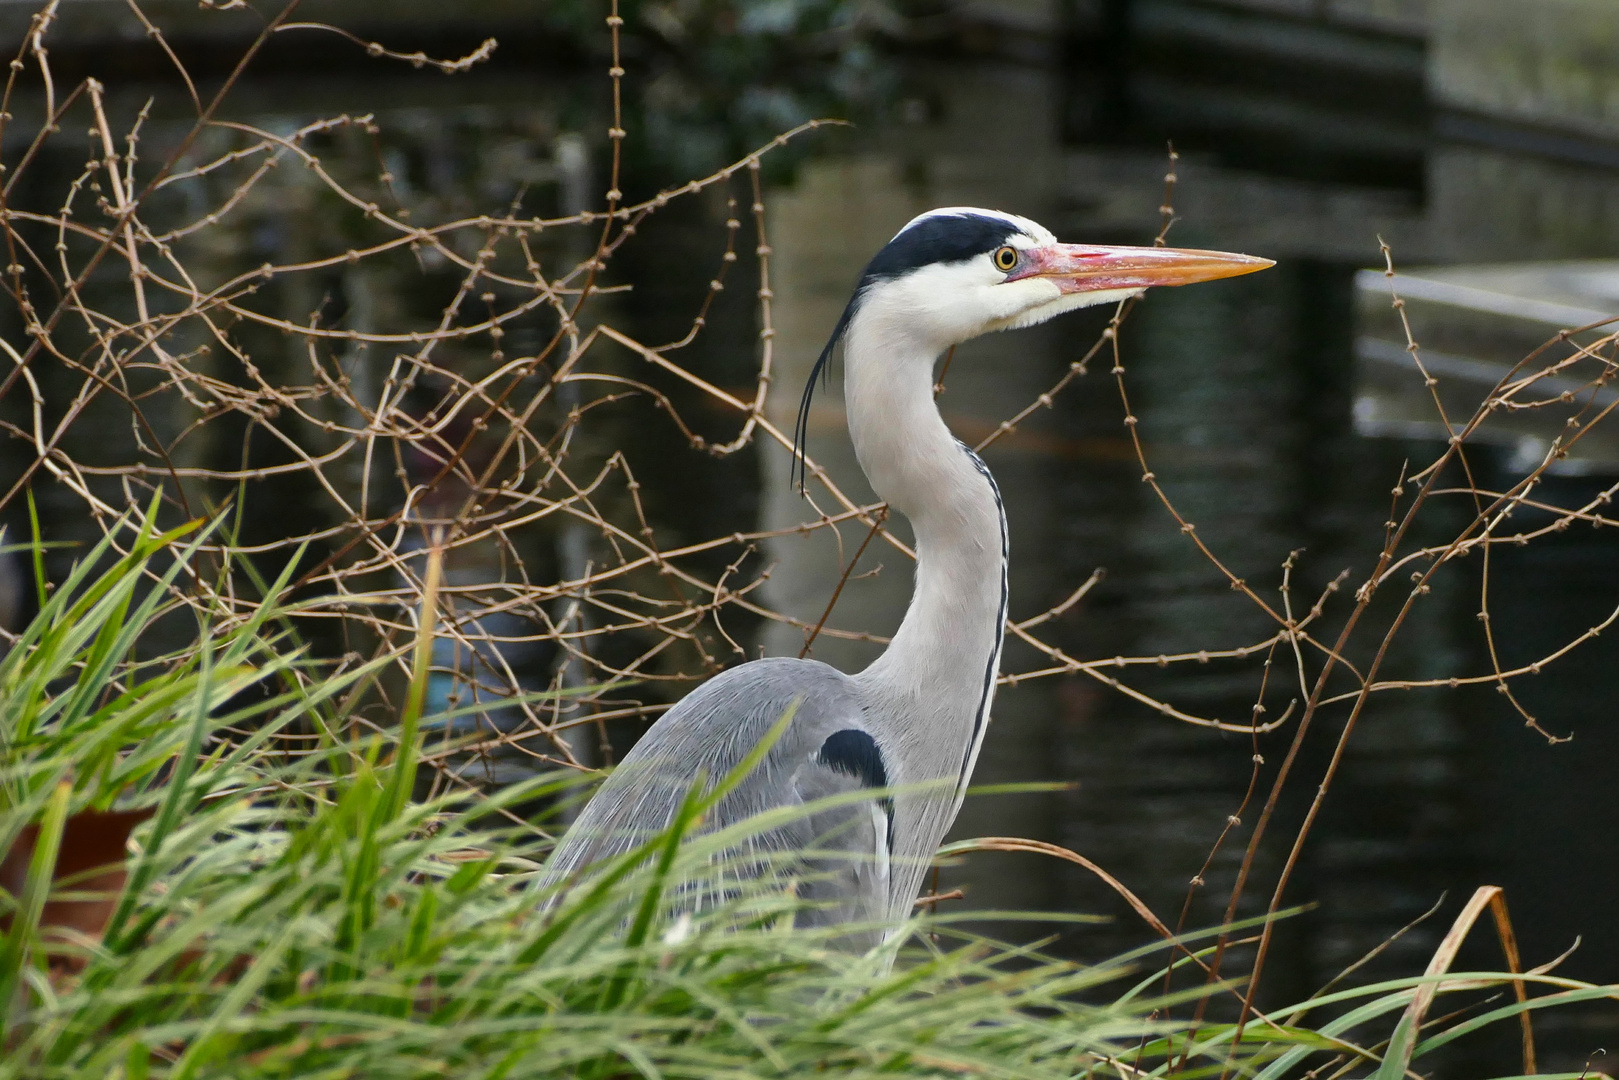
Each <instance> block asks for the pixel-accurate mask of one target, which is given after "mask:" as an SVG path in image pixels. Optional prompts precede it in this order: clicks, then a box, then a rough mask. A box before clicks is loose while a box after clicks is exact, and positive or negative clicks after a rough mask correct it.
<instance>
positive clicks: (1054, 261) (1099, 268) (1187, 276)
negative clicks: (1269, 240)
mask: <svg viewBox="0 0 1619 1080" xmlns="http://www.w3.org/2000/svg"><path fill="white" fill-rule="evenodd" d="M1275 265H1276V262H1275V260H1273V259H1260V258H1256V257H1254V256H1252V255H1236V254H1233V253H1231V252H1229V251H1196V250H1192V249H1188V248H1167V247H1104V246H1100V245H1093V244H1051V245H1048V246H1046V247H1037V248H1030V249H1028V250H1027V251H1025V252H1023V254H1022V259H1021V262H1020V263H1019V265H1018V267H1017V268H1016V269H1015V270H1013V271H1012V272H1011V273H1010V274H1008V275H1007V276H1006V280H1007V281H1021V280H1023V279H1025V278H1046V279H1047V280H1050V281H1052V282H1054V283H1055V284H1056V285H1057V287H1058V288H1059V289H1061V290H1062V291H1063V292H1064V293H1078V292H1101V291H1103V290H1109V289H1146V288H1152V287H1154V286H1158V285H1190V284H1191V283H1192V282H1194V281H1214V280H1216V279H1218V278H1228V277H1237V276H1238V275H1240V274H1251V273H1253V272H1254V271H1255V270H1263V269H1265V268H1266V267H1267V266H1275Z"/></svg>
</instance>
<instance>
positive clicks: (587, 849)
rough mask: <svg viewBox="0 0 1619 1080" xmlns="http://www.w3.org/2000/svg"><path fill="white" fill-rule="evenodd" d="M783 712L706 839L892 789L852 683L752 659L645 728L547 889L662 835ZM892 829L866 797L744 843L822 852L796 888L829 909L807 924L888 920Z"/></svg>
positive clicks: (804, 666)
mask: <svg viewBox="0 0 1619 1080" xmlns="http://www.w3.org/2000/svg"><path fill="white" fill-rule="evenodd" d="M795 707H796V708H795ZM789 708H795V712H794V715H793V721H792V723H791V724H790V725H789V726H788V729H787V731H786V732H784V733H783V735H782V736H781V737H780V738H779V739H778V740H777V742H776V743H775V745H774V746H772V747H771V749H770V750H769V752H768V753H767V754H766V755H765V758H764V760H763V761H762V762H761V763H760V765H759V767H758V768H756V769H755V770H754V771H753V772H752V773H751V774H750V775H748V776H747V777H745V778H744V779H743V780H742V781H741V783H739V784H738V785H737V787H736V788H735V789H734V790H732V791H731V792H730V793H729V794H728V795H727V796H726V797H725V798H724V799H722V800H721V801H720V803H719V805H717V806H716V807H715V808H714V811H713V812H712V813H711V814H710V815H709V817H708V818H707V820H706V821H705V822H704V827H705V828H707V829H717V828H724V827H726V826H728V825H732V824H735V823H737V822H740V821H743V820H746V819H747V818H750V817H752V816H754V815H755V814H758V813H760V812H762V811H765V810H771V809H775V808H778V807H790V806H798V805H802V804H804V803H808V802H813V801H815V800H817V799H820V798H824V797H827V796H834V795H842V794H846V793H849V792H852V791H856V790H858V789H860V788H862V787H883V786H886V785H887V784H888V783H889V782H890V776H891V774H892V770H891V769H890V768H888V767H887V765H886V763H885V761H884V757H883V751H882V748H881V746H880V745H879V743H878V741H877V739H876V738H875V737H874V736H873V734H872V733H871V732H870V730H869V729H868V727H867V725H866V723H865V717H864V714H863V710H862V708H861V703H860V697H859V694H858V693H857V691H856V690H855V687H854V684H853V683H852V681H851V680H850V679H849V677H848V676H846V675H844V674H843V673H842V672H840V671H838V670H836V669H835V668H832V667H829V666H827V665H826V664H822V663H819V662H817V661H813V660H791V659H770V660H755V661H753V662H751V663H747V664H742V665H739V666H738V667H735V668H732V669H730V670H729V671H726V672H724V673H722V674H720V675H717V676H715V677H714V678H713V679H710V680H709V681H708V682H706V683H704V684H703V685H702V686H700V687H698V688H697V689H696V690H694V691H693V692H692V693H690V694H688V695H687V696H686V697H685V698H684V699H682V700H681V701H680V703H679V704H677V705H676V706H675V707H674V708H673V709H671V710H669V712H668V713H666V714H664V716H663V717H662V718H661V719H659V720H658V722H657V723H655V724H653V725H652V727H651V728H650V729H649V730H648V731H647V733H646V734H645V735H644V736H642V738H641V740H640V742H638V743H637V744H636V745H635V748H634V749H633V750H631V751H630V753H628V754H626V755H625V757H624V760H623V762H622V763H621V764H620V765H619V766H618V767H617V768H616V769H614V770H613V773H612V775H611V776H610V777H608V779H607V781H606V782H605V783H603V785H602V787H601V789H600V790H599V791H598V792H597V793H596V795H595V797H594V798H592V799H591V800H590V802H589V804H588V805H587V806H586V807H585V809H584V811H583V812H582V813H581V814H580V816H579V818H578V820H577V821H575V822H574V824H573V826H572V827H571V828H570V829H569V830H568V832H567V834H566V835H565V836H564V837H563V839H562V842H561V843H560V844H559V845H558V847H557V850H556V851H555V853H554V854H553V855H552V857H551V859H550V861H549V862H548V864H547V866H546V875H545V877H546V879H547V880H549V881H555V880H558V879H559V878H562V877H565V876H568V875H571V874H574V873H576V872H577V871H578V870H580V869H582V868H583V867H585V866H588V865H589V864H591V863H594V862H597V861H599V860H601V859H604V858H609V857H611V856H613V855H617V854H621V853H623V852H625V851H628V850H630V849H631V848H632V847H635V846H637V845H639V844H642V843H645V842H646V841H647V840H648V839H650V838H651V837H653V836H655V835H656V834H657V833H658V832H660V831H661V830H663V829H665V828H667V827H668V825H669V823H670V822H671V821H672V820H673V818H674V813H675V810H676V809H677V808H678V807H679V805H680V803H681V800H682V799H684V798H685V796H686V794H687V792H688V791H689V790H690V788H691V785H692V783H693V782H694V781H695V780H696V779H697V778H698V777H699V776H701V777H705V778H706V780H707V782H709V783H713V782H715V781H717V780H719V779H721V778H723V777H724V776H725V775H727V774H728V773H729V772H730V771H731V770H732V769H734V768H735V767H736V766H737V765H738V764H739V763H740V762H741V761H742V760H743V759H744V758H745V757H746V756H747V755H748V753H749V752H750V751H752V750H753V749H754V748H755V747H756V746H757V745H758V743H759V741H760V740H761V739H763V738H764V737H765V736H766V735H767V734H768V733H769V732H770V730H771V728H772V727H773V726H774V725H775V724H776V722H777V721H779V720H780V719H781V717H782V716H783V714H785V713H786V711H787V710H788V709H789ZM892 822H893V804H892V802H891V801H890V800H886V799H882V798H873V799H871V800H861V801H858V802H854V803H844V804H841V805H838V806H833V807H827V808H823V809H820V810H817V811H814V812H812V813H809V814H807V815H805V816H804V817H802V818H796V819H794V820H792V821H791V822H789V823H787V824H786V825H783V826H780V827H778V828H775V829H772V830H771V831H770V832H768V833H765V834H761V835H758V836H756V837H753V838H752V840H751V843H752V845H753V846H756V847H758V848H761V849H765V850H772V851H777V852H796V851H805V850H812V849H813V850H816V851H817V852H818V856H817V857H816V858H814V859H813V860H812V861H811V865H810V866H808V867H805V868H804V870H805V871H806V872H805V873H804V875H803V878H802V884H801V886H800V887H801V891H802V892H805V893H807V894H808V895H810V896H811V897H813V898H814V899H815V900H816V902H817V904H824V905H825V906H824V907H822V908H820V909H819V910H821V911H824V912H825V914H824V916H821V915H813V916H811V917H812V919H813V920H814V921H817V922H822V921H825V922H842V921H849V920H862V921H863V920H866V919H883V918H885V917H886V915H887V910H888V905H889V897H888V852H889V845H890V843H891V839H892Z"/></svg>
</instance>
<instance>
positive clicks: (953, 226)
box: [795, 206, 1275, 488]
mask: <svg viewBox="0 0 1619 1080" xmlns="http://www.w3.org/2000/svg"><path fill="white" fill-rule="evenodd" d="M1274 265H1275V263H1274V262H1272V261H1271V260H1270V259H1259V258H1255V257H1254V256H1251V255H1235V254H1231V253H1229V252H1224V251H1195V250H1189V249H1185V248H1168V247H1113V246H1106V245H1098V244H1061V243H1058V242H1057V238H1056V237H1055V236H1053V235H1052V234H1051V231H1050V230H1049V229H1047V228H1045V227H1044V226H1042V225H1040V224H1039V223H1037V222H1034V221H1030V220H1029V219H1028V218H1025V217H1019V216H1017V215H1016V214H1007V213H1003V212H1001V211H999V210H980V209H977V208H976V207H971V206H947V207H944V208H942V209H939V210H930V211H928V212H927V213H925V214H922V215H920V216H918V217H915V218H912V219H911V221H910V223H909V224H907V225H906V226H905V227H904V228H903V229H901V230H900V231H899V232H898V233H896V234H895V235H894V238H893V239H892V240H890V241H889V242H888V243H887V244H886V245H884V246H883V248H882V250H881V251H879V252H877V254H876V255H875V256H873V257H872V260H871V262H869V263H868V264H866V269H865V272H864V273H863V274H862V275H861V277H860V284H859V286H858V287H857V288H856V289H855V293H854V297H853V298H852V299H851V300H850V301H849V305H848V307H846V308H845V309H844V311H843V317H842V318H840V319H839V320H838V324H837V326H836V327H834V328H833V330H832V336H831V338H830V339H829V340H828V341H827V343H826V348H824V349H823V350H821V355H820V358H819V359H817V360H816V362H815V367H814V369H813V370H812V371H811V373H810V379H809V385H807V386H806V387H805V388H804V397H803V400H802V401H801V402H800V404H799V411H798V425H797V429H796V431H795V443H796V444H797V445H798V446H799V447H802V445H803V440H804V436H805V432H806V430H807V424H808V417H809V405H810V398H811V395H812V394H813V393H814V390H815V382H816V378H817V376H821V375H824V374H825V373H826V371H827V370H828V368H827V365H828V364H829V363H830V361H831V358H832V350H833V349H834V348H836V346H837V344H838V341H839V340H840V339H842V338H843V336H844V335H845V333H848V332H850V331H851V330H852V329H855V328H858V332H859V333H860V334H861V335H862V336H863V337H867V335H870V336H869V337H867V340H870V341H878V342H880V341H882V340H884V339H886V340H887V341H889V342H893V343H896V344H897V343H899V342H907V343H910V344H912V345H920V346H922V348H921V349H920V350H916V349H907V350H904V351H905V352H906V353H907V354H908V355H911V356H916V355H922V356H925V357H926V358H928V359H929V360H931V359H932V358H934V357H937V356H938V355H939V354H940V353H942V352H943V351H944V350H945V349H947V348H949V347H950V346H952V345H959V344H960V343H961V342H963V341H968V340H970V339H972V338H975V337H978V336H979V335H981V334H988V333H991V332H993V331H995V330H1010V329H1013V328H1015V327H1020V326H1033V325H1035V324H1036V323H1042V322H1045V321H1046V320H1047V319H1050V318H1052V317H1054V316H1057V315H1061V314H1062V313H1063V312H1065V311H1073V310H1074V309H1076V308H1082V307H1091V306H1093V305H1096V304H1107V303H1113V302H1117V301H1119V300H1124V299H1126V298H1128V297H1131V296H1135V295H1137V294H1139V293H1140V292H1142V291H1143V290H1145V289H1149V288H1152V287H1153V286H1155V285H1188V284H1191V283H1192V282H1194V281H1213V280H1215V279H1216V278H1225V277H1236V276H1237V275H1239V274H1251V273H1253V272H1254V271H1255V270H1263V269H1265V268H1266V267H1267V266H1274ZM799 486H800V487H801V488H802V486H803V484H802V479H800V481H799Z"/></svg>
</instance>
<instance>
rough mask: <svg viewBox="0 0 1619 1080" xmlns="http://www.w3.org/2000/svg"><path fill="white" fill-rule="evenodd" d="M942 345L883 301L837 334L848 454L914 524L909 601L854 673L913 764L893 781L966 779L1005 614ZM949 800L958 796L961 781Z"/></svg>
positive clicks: (978, 477)
mask: <svg viewBox="0 0 1619 1080" xmlns="http://www.w3.org/2000/svg"><path fill="white" fill-rule="evenodd" d="M942 351H943V350H942V347H939V346H938V345H936V344H935V343H933V342H928V341H924V340H918V339H917V337H916V336H915V334H914V333H912V332H910V331H909V329H908V326H907V323H906V321H905V320H901V319H895V318H888V317H885V315H884V313H882V312H862V313H860V314H857V315H856V316H855V318H854V319H853V320H852V321H851V323H850V326H849V328H848V332H847V336H846V337H845V345H844V358H845V368H846V371H847V377H846V394H845V397H846V400H847V402H848V406H847V407H848V412H849V434H850V436H851V437H852V439H853V441H854V449H855V454H856V456H857V457H858V458H859V460H860V465H861V468H863V469H864V470H865V473H866V476H867V477H868V478H869V479H870V481H871V485H872V487H873V488H874V489H875V490H876V492H877V494H878V495H879V496H880V497H882V498H883V499H885V500H887V502H888V503H889V505H890V506H892V507H893V508H894V509H895V510H898V511H899V512H900V513H902V514H904V515H905V516H906V517H907V518H908V519H910V522H911V526H912V528H913V529H914V530H915V533H916V554H917V559H916V587H915V592H914V593H913V594H912V597H911V604H910V607H909V608H908V609H907V610H906V612H905V618H904V621H903V622H901V623H900V627H899V630H898V632H896V633H895V635H894V639H893V642H892V643H891V644H890V645H889V647H888V649H887V650H886V651H885V652H884V653H883V655H882V656H881V657H879V658H878V659H877V660H876V662H874V663H873V664H872V665H871V666H870V667H869V668H867V669H866V670H865V671H863V672H861V673H860V674H859V675H857V676H855V678H856V679H857V680H858V681H859V682H860V683H861V684H862V685H863V686H864V687H865V689H866V690H867V692H868V693H869V694H870V695H871V698H872V701H873V705H874V711H875V713H876V714H877V715H873V716H872V717H871V719H872V720H873V721H874V722H875V723H877V724H878V725H880V726H881V727H882V728H884V729H885V730H883V731H882V733H881V737H883V738H884V739H886V740H887V741H889V742H891V743H893V744H895V746H896V748H898V749H900V750H901V751H902V752H901V753H900V754H898V755H896V757H897V760H898V761H900V762H903V763H907V764H908V765H910V766H911V775H906V776H903V777H895V776H891V781H892V782H894V783H896V784H897V783H918V782H926V781H940V780H945V779H949V780H951V781H958V780H959V781H961V782H962V783H963V784H964V783H965V779H966V777H967V776H969V775H970V774H971V770H972V766H973V764H974V763H975V762H976V760H977V757H978V749H979V747H980V745H981V744H982V740H983V736H984V728H985V726H986V725H987V723H988V720H989V704H990V696H991V695H992V694H993V691H994V684H995V676H996V674H997V673H998V671H999V667H1000V652H1001V639H1002V631H1003V627H1004V625H1005V617H1006V521H1005V517H1004V515H1003V514H1002V510H1001V503H1000V495H999V493H998V492H997V491H996V489H995V483H994V481H993V480H992V479H990V476H989V472H988V470H986V469H984V467H983V463H982V462H980V461H979V460H978V458H977V457H976V456H975V455H974V454H972V452H971V451H969V450H968V449H967V448H966V447H964V446H963V445H962V444H961V443H959V442H958V441H957V440H956V439H955V437H954V436H953V435H951V434H950V431H949V429H948V428H946V427H945V425H944V421H943V420H942V419H940V417H939V410H938V407H937V406H936V405H935V404H934V401H933V365H934V362H935V360H936V359H937V358H938V356H939V354H940V352H942ZM919 763H920V764H919ZM918 772H921V773H926V775H916V773H918ZM951 801H952V802H954V804H955V806H959V805H960V793H959V791H958V792H957V793H956V798H955V799H954V800H951ZM947 805H948V803H947ZM954 816H955V810H954V807H952V808H951V809H950V811H949V818H953V817H954ZM949 818H946V819H944V820H943V821H942V824H941V826H940V828H939V830H938V831H939V832H940V833H941V834H942V832H943V828H944V827H947V826H948V824H949ZM936 841H937V838H935V842H936Z"/></svg>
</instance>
